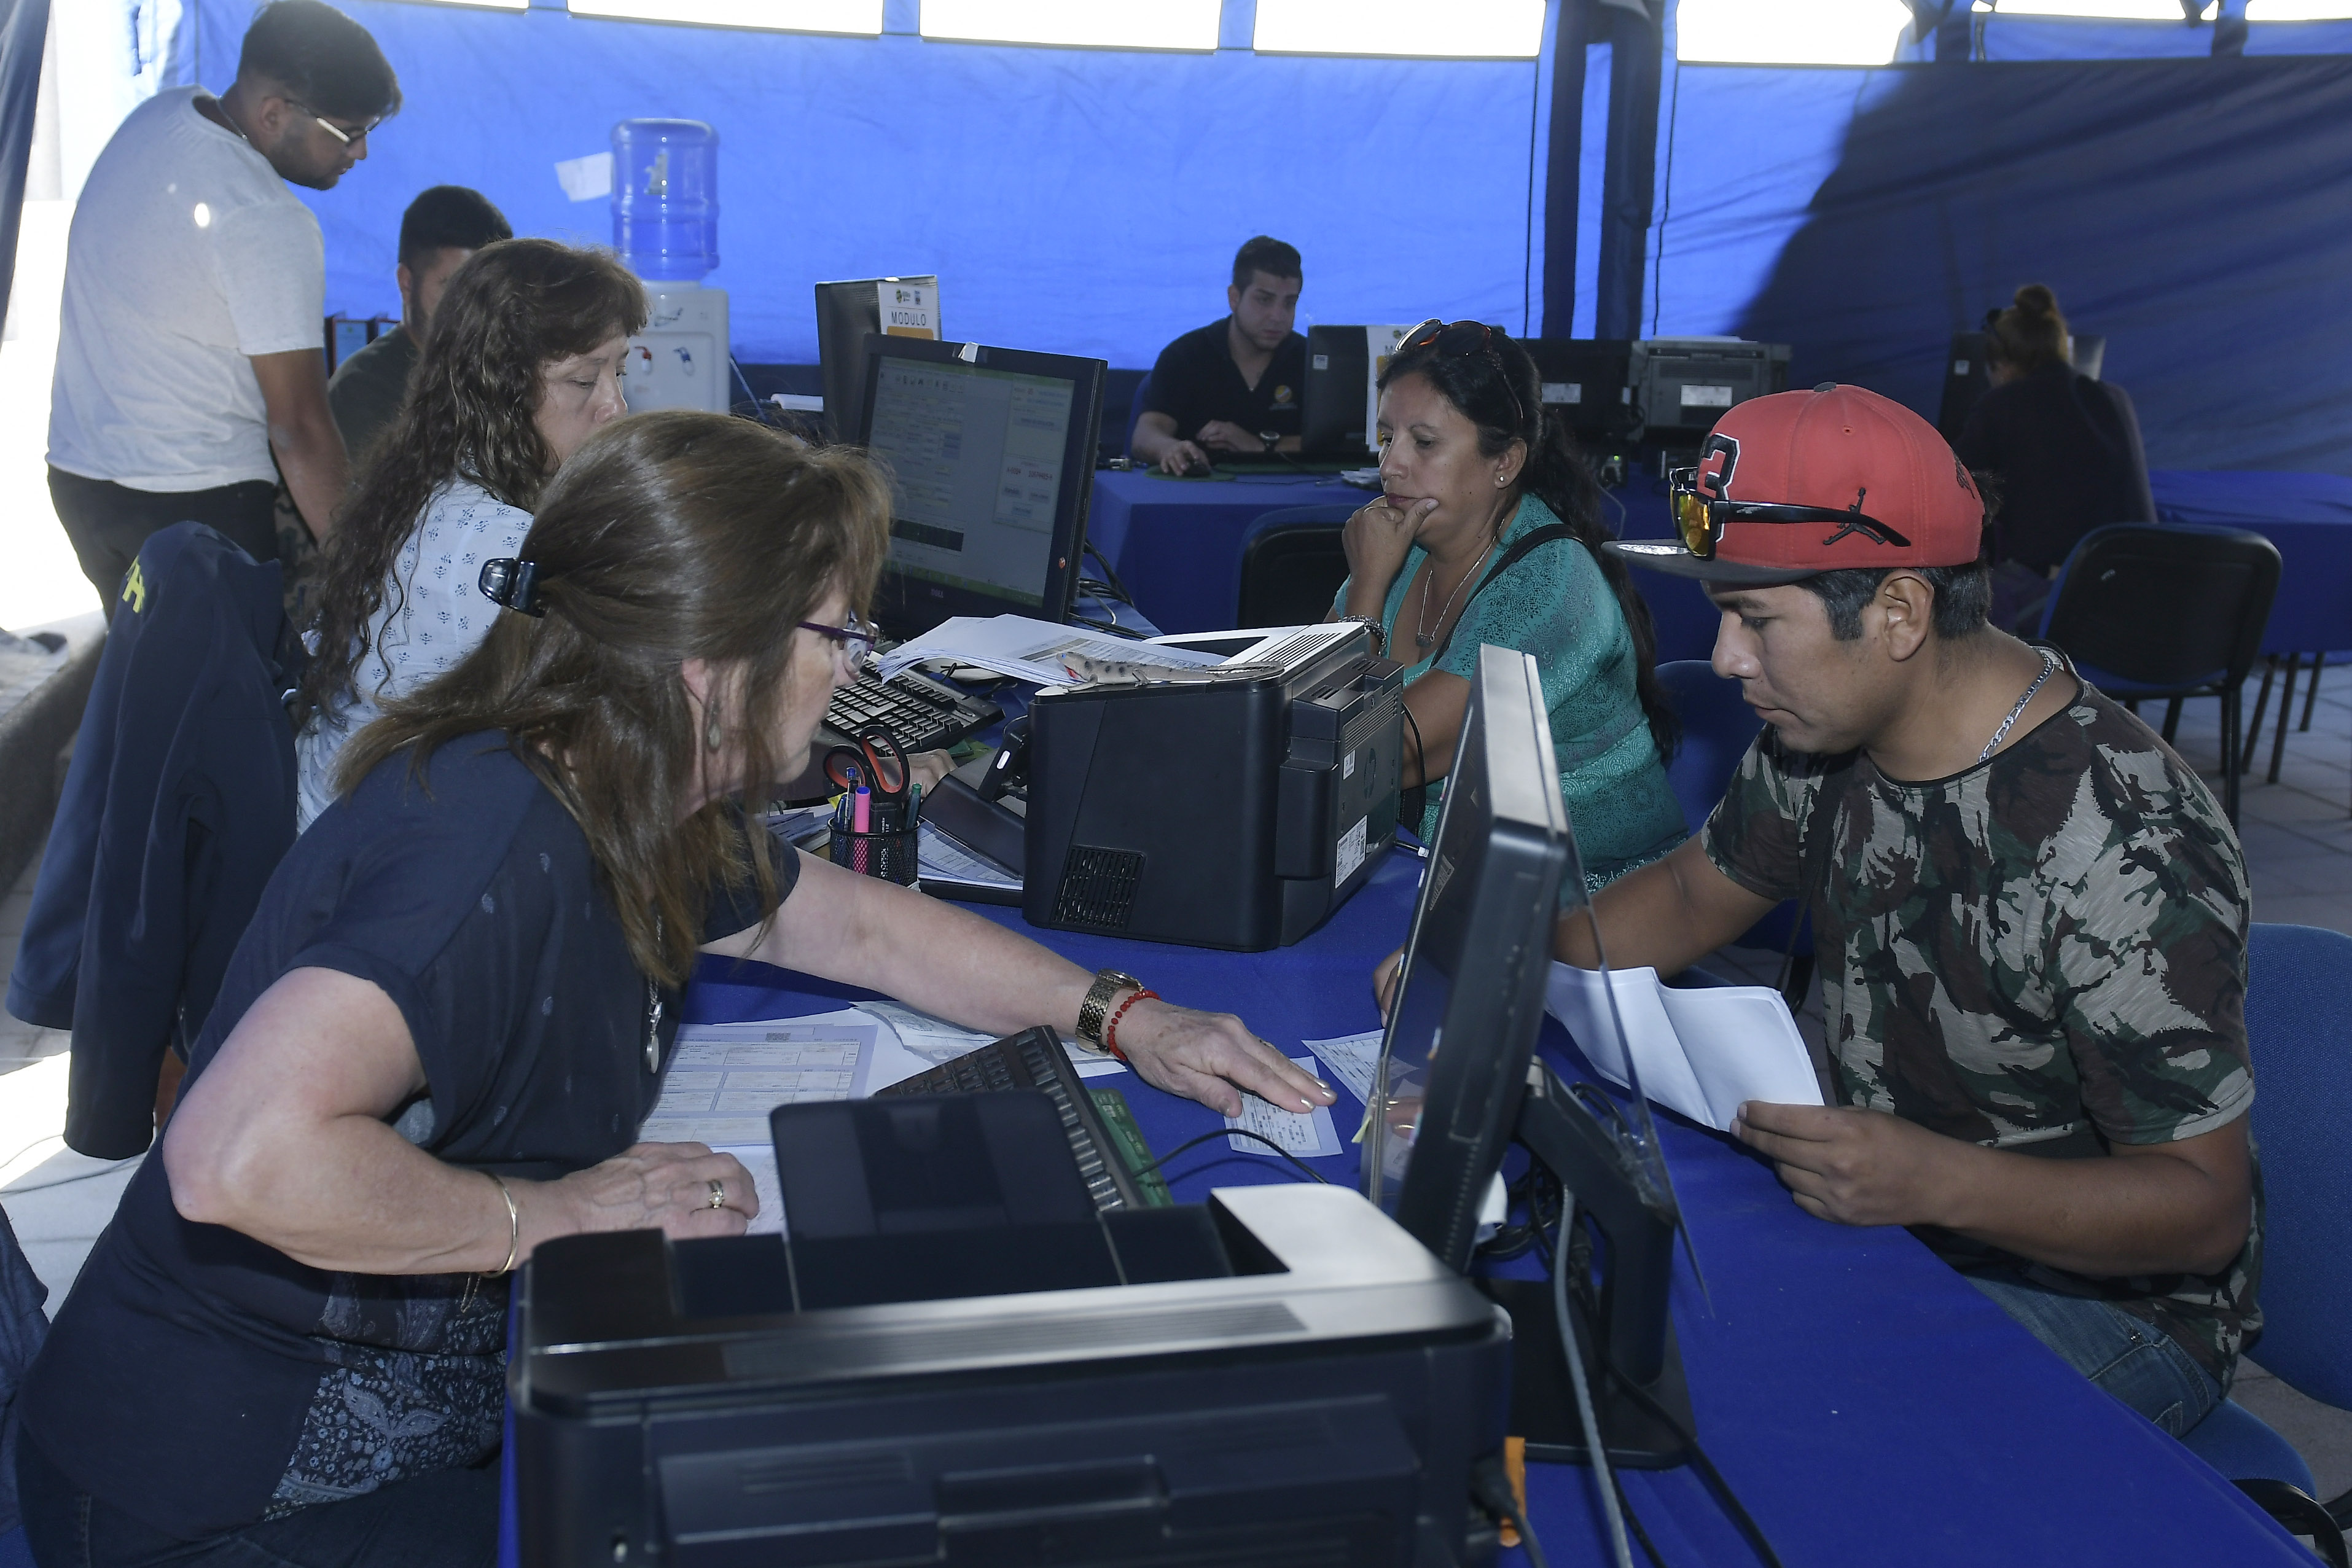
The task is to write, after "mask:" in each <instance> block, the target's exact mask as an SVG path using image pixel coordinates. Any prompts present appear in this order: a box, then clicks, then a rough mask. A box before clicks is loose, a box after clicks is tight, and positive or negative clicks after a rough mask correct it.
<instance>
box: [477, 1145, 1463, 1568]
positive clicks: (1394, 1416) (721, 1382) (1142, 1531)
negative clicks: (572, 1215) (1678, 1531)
mask: <svg viewBox="0 0 2352 1568" xmlns="http://www.w3.org/2000/svg"><path fill="white" fill-rule="evenodd" d="M909 1104H917V1105H918V1108H919V1103H909ZM858 1190H863V1189H858ZM874 1196H876V1197H877V1198H878V1197H880V1196H881V1195H880V1193H879V1189H878V1188H877V1189H876V1193H875V1195H874ZM863 1201H865V1200H864V1199H863V1198H860V1197H857V1195H856V1191H851V1192H850V1193H849V1194H848V1196H846V1197H843V1198H841V1199H839V1200H838V1201H837V1203H836V1205H835V1207H841V1206H844V1205H846V1206H849V1207H855V1206H856V1203H859V1202H863ZM790 1207H793V1211H794V1212H795V1213H799V1212H800V1211H801V1209H800V1206H798V1205H793V1206H790ZM877 1212H878V1211H877ZM1154 1215H1157V1216H1160V1217H1166V1218H1169V1219H1174V1218H1177V1217H1180V1216H1188V1215H1189V1216H1190V1217H1192V1218H1197V1219H1198V1220H1199V1222H1200V1224H1201V1225H1202V1226H1204V1227H1207V1228H1211V1229H1212V1230H1213V1237H1214V1244H1213V1247H1212V1249H1211V1250H1213V1251H1217V1252H1220V1253H1221V1254H1222V1257H1223V1262H1222V1263H1221V1264H1220V1266H1219V1267H1218V1268H1213V1269H1204V1268H1200V1267H1192V1268H1185V1269H1179V1270H1172V1272H1175V1273H1179V1274H1190V1275H1192V1276H1194V1277H1190V1278H1175V1279H1171V1278H1167V1277H1166V1275H1167V1273H1168V1272H1171V1270H1160V1271H1159V1276H1160V1277H1159V1278H1158V1280H1157V1282H1147V1283H1137V1282H1129V1283H1123V1284H1110V1285H1103V1286H1097V1287H1093V1288H1084V1289H1036V1288H1034V1287H1033V1288H1031V1289H1029V1290H1026V1291H1023V1292H1022V1293H1017V1294H1003V1295H984V1296H962V1297H961V1298H957V1299H947V1300H919V1301H906V1300H898V1301H875V1302H872V1303H871V1304H866V1305H860V1306H848V1307H834V1308H827V1309H819V1310H814V1311H805V1310H804V1311H801V1312H789V1311H770V1312H757V1311H751V1310H748V1309H749V1308H751V1306H752V1305H753V1304H754V1302H753V1301H751V1299H750V1297H751V1295H753V1294H756V1293H757V1289H756V1288H753V1289H750V1290H747V1286H754V1287H756V1281H755V1276H757V1275H758V1274H759V1273H760V1272H761V1270H760V1269H759V1268H756V1267H755V1268H747V1267H746V1260H748V1259H749V1257H750V1256H751V1253H752V1252H753V1251H755V1250H756V1251H761V1255H762V1256H767V1255H769V1254H772V1260H771V1267H770V1268H769V1270H768V1271H769V1272H770V1274H771V1275H772V1280H771V1283H770V1286H769V1288H770V1289H771V1290H772V1291H777V1292H781V1293H782V1300H783V1301H787V1302H789V1301H794V1300H797V1299H798V1292H797V1291H795V1290H794V1289H793V1280H792V1278H791V1274H792V1270H793V1269H794V1268H795V1267H798V1266H800V1265H797V1264H795V1262H794V1261H793V1258H794V1256H795V1254H796V1252H797V1250H798V1249H800V1248H801V1247H802V1244H803V1236H802V1235H800V1234H798V1233H797V1232H796V1234H795V1236H794V1238H793V1242H792V1243H791V1245H790V1247H789V1248H788V1246H787V1244H786V1243H784V1242H783V1241H782V1239H780V1238H777V1237H773V1236H766V1237H742V1238H736V1239H731V1240H728V1241H724V1242H713V1241H688V1242H677V1243H673V1242H670V1241H668V1240H667V1239H664V1238H663V1237H662V1235H661V1234H660V1233H659V1232H658V1231H651V1230H640V1231H627V1232H622V1233H618V1234H605V1235H590V1236H574V1237H566V1238H563V1239H561V1240H557V1241H551V1242H549V1243H547V1244H546V1245H544V1246H542V1247H541V1248H540V1249H538V1251H537V1252H536V1253H534V1254H533V1255H532V1258H531V1260H530V1265H529V1267H528V1270H527V1271H526V1273H525V1274H524V1276H523V1279H522V1281H521V1284H520V1289H519V1291H518V1298H519V1301H520V1312H519V1319H518V1324H517V1342H516V1354H515V1356H514V1358H513V1361H512V1363H511V1364H510V1365H509V1372H508V1380H509V1394H510V1396H511V1398H512V1402H513V1406H514V1424H515V1425H514V1431H515V1437H514V1443H515V1469H516V1478H517V1495H518V1500H519V1503H520V1521H519V1522H520V1534H521V1560H522V1562H523V1563H524V1564H525V1568H555V1565H557V1564H562V1565H563V1568H590V1565H591V1564H593V1565H595V1568H611V1565H613V1564H616V1563H617V1564H623V1565H626V1564H633V1563H661V1564H663V1565H665V1568H735V1565H738V1564H741V1565H745V1568H748V1565H750V1564H754V1563H757V1564H761V1568H803V1565H814V1564H853V1563H854V1564H913V1563H948V1564H972V1565H996V1564H1003V1565H1008V1568H1009V1565H1012V1564H1019V1563H1101V1564H1128V1563H1134V1564H1171V1565H1172V1564H1176V1563H1183V1564H1189V1565H1193V1568H1206V1565H1212V1564H1233V1565H1239V1564H1244V1563H1249V1564H1268V1563H1273V1564H1282V1563H1293V1564H1306V1563H1318V1564H1327V1563H1328V1564H1332V1565H1335V1568H1336V1565H1339V1564H1374V1563H1379V1564H1391V1565H1394V1568H1441V1565H1448V1564H1456V1563H1483V1562H1485V1561H1486V1560H1487V1559H1488V1558H1490V1557H1491V1555H1492V1553H1493V1552H1494V1547H1495V1537H1494V1532H1493V1530H1492V1527H1491V1526H1490V1525H1488V1524H1487V1523H1486V1521H1485V1520H1484V1518H1483V1516H1481V1515H1479V1514H1477V1513H1476V1512H1475V1511H1473V1510H1472V1509H1470V1508H1469V1506H1468V1498H1469V1495H1470V1491H1471V1479H1470V1471H1471V1469H1472V1468H1473V1465H1474V1463H1475V1462H1476V1461H1480V1460H1485V1459H1487V1458H1490V1457H1491V1456H1493V1455H1494V1454H1496V1452H1498V1451H1499V1450H1500V1448H1501V1447H1502V1442H1503V1428H1504V1417H1505V1410H1506V1407H1507V1401H1508V1396H1509V1386H1510V1372H1509V1329H1508V1326H1507V1320H1506V1319H1505V1318H1503V1317H1502V1316H1501V1314H1500V1313H1498V1312H1496V1309H1495V1308H1494V1307H1493V1306H1491V1305H1490V1304H1489V1303H1488V1302H1487V1301H1486V1300H1485V1299H1484V1298H1483V1297H1481V1296H1480V1295H1479V1294H1478V1293H1477V1292H1476V1291H1475V1290H1473V1289H1472V1288H1471V1287H1470V1285H1469V1284H1468V1283H1467V1282H1466V1281H1464V1280H1462V1279H1461V1278H1460V1277H1459V1276H1457V1275H1455V1274H1454V1273H1453V1272H1452V1271H1451V1270H1447V1269H1446V1268H1445V1267H1444V1265H1442V1264H1441V1263H1439V1262H1438V1260H1436V1259H1435V1258H1434V1257H1433V1256H1432V1255H1431V1254H1430V1253H1429V1251H1428V1250H1427V1249H1424V1248H1423V1246H1422V1245H1421V1243H1420V1242H1418V1241H1416V1240H1414V1239H1412V1237H1411V1236H1410V1235H1408V1234H1406V1233H1405V1232H1404V1231H1403V1230H1402V1229H1400V1228H1398V1227H1397V1226H1396V1225H1395V1224H1394V1223H1393V1222H1392V1221H1391V1220H1390V1219H1389V1218H1387V1217H1386V1216H1384V1215H1383V1214H1381V1211H1380V1210H1379V1209H1378V1208H1376V1207H1373V1206H1372V1205H1371V1204H1370V1203H1369V1202H1367V1201H1366V1200H1365V1199H1364V1198H1363V1197H1360V1196H1359V1195H1358V1194H1356V1193H1354V1192H1351V1191H1349V1190H1346V1189H1344V1188H1340V1187H1336V1186H1305V1185H1301V1186H1246V1187H1238V1188H1228V1189H1223V1190H1220V1191H1218V1192H1216V1193H1215V1194H1213V1197H1212V1198H1211V1200H1210V1203H1209V1204H1208V1205H1207V1206H1206V1208H1205V1210H1202V1209H1192V1210H1189V1211H1188V1210H1184V1209H1167V1208H1162V1209H1158V1210H1144V1211H1139V1214H1137V1215H1134V1216H1129V1217H1128V1218H1127V1219H1126V1220H1125V1221H1122V1222H1121V1223H1123V1224H1132V1223H1133V1222H1135V1221H1137V1220H1143V1221H1145V1222H1146V1223H1147V1224H1149V1223H1156V1222H1154V1221H1151V1220H1150V1218H1149V1217H1150V1216H1154ZM812 1218H814V1217H812ZM1106 1218H1108V1217H1106ZM1163 1222H1164V1221H1163ZM852 1228H859V1229H863V1230H865V1231H866V1232H867V1233H869V1235H871V1234H876V1233H878V1232H880V1231H882V1230H886V1229H887V1228H888V1227H887V1224H877V1223H875V1222H874V1221H873V1217H867V1218H865V1219H862V1220H860V1221H858V1222H857V1223H856V1225H854V1226H853V1227H852ZM1111 1234H1112V1235H1113V1237H1114V1244H1113V1250H1114V1251H1115V1252H1117V1254H1118V1256H1119V1257H1121V1258H1122V1259H1129V1258H1130V1256H1131V1257H1132V1258H1138V1259H1139V1258H1147V1257H1150V1256H1153V1255H1155V1254H1157V1255H1160V1256H1162V1257H1165V1256H1166V1255H1167V1249H1164V1248H1160V1247H1156V1246H1155V1245H1153V1244H1151V1243H1150V1241H1149V1240H1148V1239H1146V1240H1145V1241H1144V1242H1143V1244H1141V1245H1131V1244H1130V1243H1131V1242H1132V1241H1133V1240H1134V1238H1133V1237H1132V1236H1130V1235H1128V1234H1127V1233H1125V1232H1122V1231H1120V1230H1118V1229H1117V1228H1113V1229H1112V1231H1111ZM925 1240H926V1238H924V1237H921V1236H907V1237H905V1238H903V1244H904V1245H906V1246H908V1247H920V1246H922V1245H923V1244H924V1242H925ZM804 1261H805V1260H803V1262H804ZM1221 1270H1223V1271H1221ZM943 1272H944V1271H943ZM1121 1272H1122V1274H1123V1275H1125V1277H1127V1278H1129V1279H1130V1281H1131V1280H1133V1279H1134V1278H1135V1277H1136V1275H1137V1274H1138V1273H1141V1274H1142V1275H1143V1276H1144V1277H1146V1278H1150V1276H1151V1275H1152V1273H1153V1271H1152V1270H1135V1269H1134V1268H1133V1265H1132V1262H1131V1261H1130V1262H1129V1263H1125V1264H1123V1265H1122V1269H1121Z"/></svg>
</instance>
